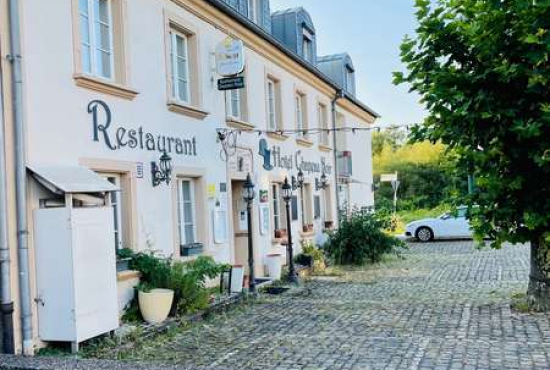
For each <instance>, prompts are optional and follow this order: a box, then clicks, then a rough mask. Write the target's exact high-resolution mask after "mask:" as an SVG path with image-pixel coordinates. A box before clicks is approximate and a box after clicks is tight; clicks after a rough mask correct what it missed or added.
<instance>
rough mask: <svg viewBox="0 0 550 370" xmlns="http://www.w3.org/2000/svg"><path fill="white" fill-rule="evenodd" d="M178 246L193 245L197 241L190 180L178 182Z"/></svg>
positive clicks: (193, 194) (194, 205)
mask: <svg viewBox="0 0 550 370" xmlns="http://www.w3.org/2000/svg"><path fill="white" fill-rule="evenodd" d="M178 203H179V223H180V225H179V226H180V245H189V244H195V243H197V242H198V240H197V222H196V220H197V215H196V204H195V186H194V182H193V181H192V180H186V179H182V180H179V182H178Z"/></svg>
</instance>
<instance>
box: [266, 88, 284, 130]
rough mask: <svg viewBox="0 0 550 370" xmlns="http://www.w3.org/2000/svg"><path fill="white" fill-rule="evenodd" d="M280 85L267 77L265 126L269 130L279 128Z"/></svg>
mask: <svg viewBox="0 0 550 370" xmlns="http://www.w3.org/2000/svg"><path fill="white" fill-rule="evenodd" d="M279 94H280V86H279V82H278V81H276V80H274V79H272V78H268V79H267V128H268V130H270V131H276V130H278V129H280V123H279V122H278V120H279V111H280V109H281V108H280V98H279Z"/></svg>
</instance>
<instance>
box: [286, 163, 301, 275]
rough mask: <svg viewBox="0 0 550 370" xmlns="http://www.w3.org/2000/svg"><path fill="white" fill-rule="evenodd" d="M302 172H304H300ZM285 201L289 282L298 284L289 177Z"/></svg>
mask: <svg viewBox="0 0 550 370" xmlns="http://www.w3.org/2000/svg"><path fill="white" fill-rule="evenodd" d="M300 172H302V171H300ZM283 200H284V201H285V205H286V227H287V231H288V233H287V235H288V241H287V246H286V250H287V256H288V280H289V281H290V282H292V283H297V282H298V274H296V269H295V268H294V255H293V254H294V253H293V250H292V222H291V220H290V201H291V200H292V186H291V185H290V184H289V182H288V177H287V178H285V183H284V184H283Z"/></svg>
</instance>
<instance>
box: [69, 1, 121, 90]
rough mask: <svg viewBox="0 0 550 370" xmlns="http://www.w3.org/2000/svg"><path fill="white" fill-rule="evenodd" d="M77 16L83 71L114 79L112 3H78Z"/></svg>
mask: <svg viewBox="0 0 550 370" xmlns="http://www.w3.org/2000/svg"><path fill="white" fill-rule="evenodd" d="M78 13H79V23H80V43H81V62H82V66H81V67H82V71H83V72H84V73H87V74H90V75H94V76H97V77H102V78H106V79H110V80H111V79H114V69H115V67H114V64H115V58H114V51H113V16H112V9H111V0H79V2H78Z"/></svg>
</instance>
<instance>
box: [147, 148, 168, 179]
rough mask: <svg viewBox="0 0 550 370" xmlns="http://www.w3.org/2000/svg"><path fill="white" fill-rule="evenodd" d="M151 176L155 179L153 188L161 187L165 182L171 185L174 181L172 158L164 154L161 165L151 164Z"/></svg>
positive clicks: (160, 161) (161, 157) (160, 160)
mask: <svg viewBox="0 0 550 370" xmlns="http://www.w3.org/2000/svg"><path fill="white" fill-rule="evenodd" d="M151 174H152V177H153V187H156V186H159V185H160V184H162V183H163V182H165V183H166V185H170V182H171V181H172V157H170V156H169V155H168V153H166V151H165V152H163V153H162V155H161V156H160V159H159V164H157V163H156V162H152V163H151Z"/></svg>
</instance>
